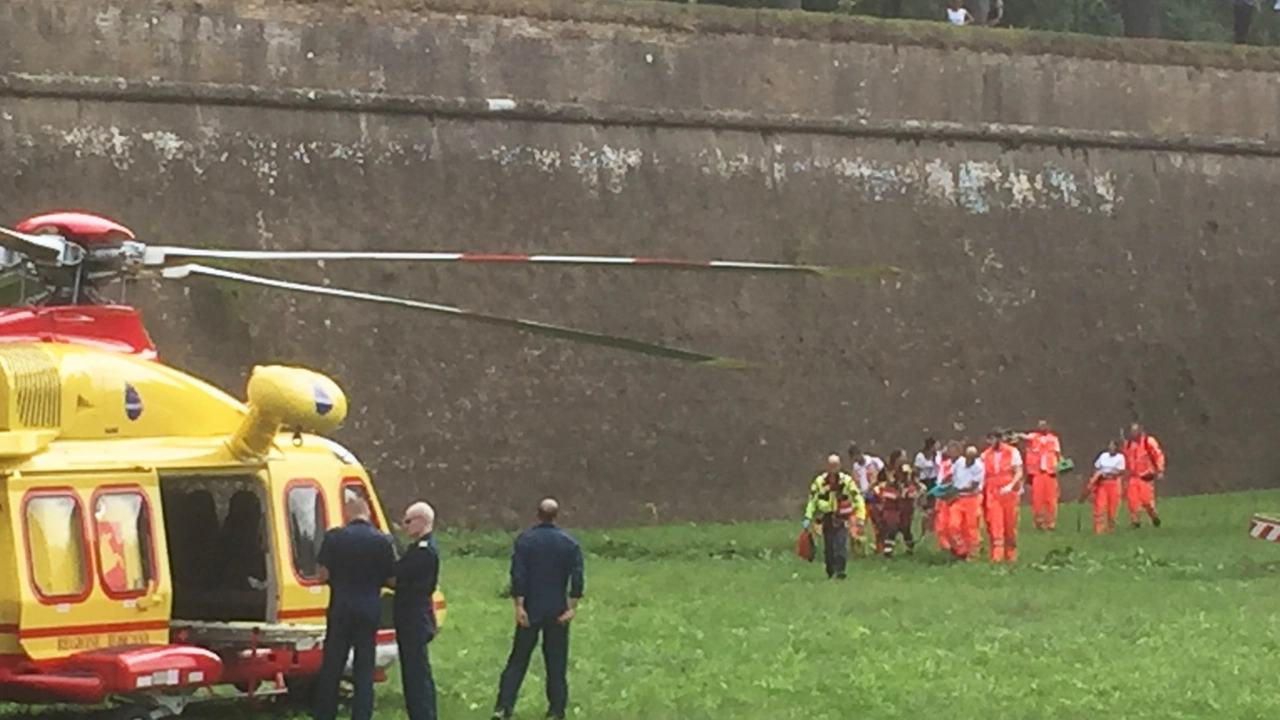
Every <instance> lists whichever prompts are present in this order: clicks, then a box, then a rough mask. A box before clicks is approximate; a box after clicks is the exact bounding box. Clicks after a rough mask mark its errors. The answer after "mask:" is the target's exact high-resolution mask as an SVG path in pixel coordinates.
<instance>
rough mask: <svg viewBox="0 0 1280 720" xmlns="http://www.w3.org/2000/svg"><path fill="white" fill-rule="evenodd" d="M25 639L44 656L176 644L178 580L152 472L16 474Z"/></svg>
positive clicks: (13, 496) (14, 510)
mask: <svg viewBox="0 0 1280 720" xmlns="http://www.w3.org/2000/svg"><path fill="white" fill-rule="evenodd" d="M8 496H9V497H8V512H9V522H10V523H11V526H12V527H13V528H14V544H15V546H16V549H17V551H18V553H17V554H18V558H19V562H18V567H17V570H18V581H19V582H18V585H19V589H20V593H19V596H20V606H21V607H20V613H19V622H18V639H19V641H20V644H21V646H22V649H23V651H24V652H25V653H26V654H27V655H28V656H30V657H31V658H32V659H36V660H47V659H54V658H61V657H68V656H71V655H75V654H78V653H83V652H88V651H92V650H101V649H106V648H111V647H120V646H126V645H164V644H167V643H168V642H169V610H170V600H171V593H172V586H171V583H170V579H169V572H168V565H169V558H168V553H167V552H166V550H165V539H164V535H163V532H164V522H163V515H162V513H163V510H162V508H161V503H160V493H159V485H158V482H157V478H156V474H155V472H153V471H137V472H118V473H87V474H79V475H59V476H51V475H40V476H25V477H24V476H12V477H10V478H9V482H8Z"/></svg>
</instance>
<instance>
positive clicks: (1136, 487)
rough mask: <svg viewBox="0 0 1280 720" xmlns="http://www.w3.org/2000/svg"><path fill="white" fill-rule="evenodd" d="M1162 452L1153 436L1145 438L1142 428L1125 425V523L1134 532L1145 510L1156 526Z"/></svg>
mask: <svg viewBox="0 0 1280 720" xmlns="http://www.w3.org/2000/svg"><path fill="white" fill-rule="evenodd" d="M1164 461H1165V457H1164V450H1163V449H1162V448H1161V447H1160V443H1159V442H1157V441H1156V438H1155V436H1154V435H1148V434H1147V432H1146V431H1145V430H1143V428H1142V425H1139V424H1138V423H1133V424H1132V425H1130V426H1129V439H1128V440H1126V441H1125V443H1124V465H1125V472H1126V473H1127V474H1128V475H1129V482H1128V486H1127V487H1126V488H1125V502H1126V504H1127V505H1128V506H1129V522H1131V523H1133V527H1134V529H1137V528H1140V527H1142V515H1141V511H1143V510H1145V511H1146V512H1147V515H1148V516H1149V517H1150V518H1151V524H1152V525H1155V526H1156V527H1160V515H1159V513H1157V512H1156V483H1157V482H1159V481H1161V480H1163V479H1164Z"/></svg>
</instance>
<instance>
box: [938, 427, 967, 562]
mask: <svg viewBox="0 0 1280 720" xmlns="http://www.w3.org/2000/svg"><path fill="white" fill-rule="evenodd" d="M962 454H963V450H962V449H961V446H960V443H959V442H956V441H955V440H952V441H951V442H948V443H947V446H946V448H945V449H944V450H943V451H942V455H941V456H940V459H939V461H938V484H939V485H950V484H951V469H952V468H953V467H954V466H955V463H956V461H957V460H959V459H960V456H961V455H962ZM954 504H955V498H954V497H948V496H946V495H944V496H942V497H940V498H938V499H937V500H936V501H935V503H934V506H933V534H934V536H935V537H936V538H937V539H938V549H939V550H942V551H943V552H950V551H951V544H952V543H951V536H952V533H951V508H952V506H953V505H954Z"/></svg>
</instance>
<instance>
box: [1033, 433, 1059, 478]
mask: <svg viewBox="0 0 1280 720" xmlns="http://www.w3.org/2000/svg"><path fill="white" fill-rule="evenodd" d="M1061 458H1062V441H1061V440H1059V439H1058V436H1057V435H1055V434H1053V433H1051V432H1033V433H1031V435H1030V436H1028V437H1027V472H1029V473H1040V474H1048V475H1056V474H1057V473H1058V460H1060V459H1061Z"/></svg>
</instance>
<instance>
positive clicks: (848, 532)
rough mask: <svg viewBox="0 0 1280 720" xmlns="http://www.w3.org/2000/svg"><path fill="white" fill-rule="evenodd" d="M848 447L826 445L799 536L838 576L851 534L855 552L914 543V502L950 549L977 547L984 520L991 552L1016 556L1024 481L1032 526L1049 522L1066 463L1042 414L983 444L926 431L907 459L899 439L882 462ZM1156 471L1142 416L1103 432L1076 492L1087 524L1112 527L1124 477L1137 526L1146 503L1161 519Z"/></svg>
mask: <svg viewBox="0 0 1280 720" xmlns="http://www.w3.org/2000/svg"><path fill="white" fill-rule="evenodd" d="M1019 444H1021V447H1019ZM848 453H849V463H850V471H849V472H845V471H844V462H843V460H842V458H841V457H840V455H839V454H837V453H832V454H831V455H830V456H828V457H827V469H826V472H824V473H822V474H820V475H818V476H817V477H816V478H814V479H813V482H812V483H811V484H810V486H809V500H808V503H807V505H806V506H805V514H804V520H803V523H802V524H803V529H802V532H801V536H800V538H798V542H799V547H800V548H801V554H802V556H804V557H806V558H807V559H809V560H812V559H813V555H814V553H813V552H812V547H813V536H814V535H819V536H821V538H822V541H823V558H824V561H825V564H826V570H827V576H828V577H831V578H837V579H839V578H844V577H846V576H847V575H846V566H847V559H848V554H849V544H850V541H852V542H853V545H854V547H855V548H856V549H857V550H858V551H860V554H863V555H865V554H869V550H870V548H872V547H874V548H875V552H876V553H877V554H882V555H884V556H886V557H892V556H893V554H894V551H895V548H896V546H897V541H898V538H899V537H901V538H902V541H903V543H904V544H905V546H906V550H907V553H912V552H914V550H915V542H916V539H915V535H914V533H913V532H912V526H913V523H914V518H915V515H916V511H917V510H920V511H921V514H922V522H921V535H926V534H928V533H929V532H933V533H934V535H935V537H936V539H937V543H938V547H939V548H940V549H941V550H942V551H944V552H948V553H950V554H951V555H952V556H953V557H954V558H956V559H958V560H973V559H976V558H977V557H979V556H980V554H981V550H982V536H981V532H980V530H981V527H982V526H985V528H986V536H987V537H986V542H987V545H988V547H989V552H990V558H991V561H992V562H997V563H1001V562H1016V561H1017V558H1018V522H1019V520H1020V513H1021V499H1022V496H1023V493H1024V491H1025V489H1026V487H1027V486H1028V485H1030V488H1031V507H1032V514H1033V515H1034V517H1035V526H1036V528H1037V529H1039V530H1044V531H1052V530H1054V529H1055V528H1056V526H1057V518H1058V503H1059V499H1060V497H1061V490H1060V487H1059V476H1060V475H1061V474H1063V473H1064V472H1069V471H1070V470H1071V469H1072V468H1073V467H1074V465H1073V463H1072V462H1071V461H1070V460H1069V459H1067V458H1065V457H1064V456H1063V454H1062V442H1061V440H1060V439H1059V437H1058V435H1057V433H1055V432H1054V431H1053V429H1052V428H1051V427H1050V425H1049V423H1048V422H1047V421H1045V420H1041V421H1040V422H1039V423H1038V426H1037V428H1036V429H1035V430H1033V431H1031V432H1026V433H1020V432H1007V431H1002V430H992V431H991V432H989V433H987V436H986V447H985V448H984V449H983V450H982V451H979V450H978V448H977V447H976V446H974V445H967V446H966V444H965V443H962V442H961V441H959V440H952V441H950V442H948V443H947V444H946V446H945V447H943V448H942V449H939V447H938V442H937V441H936V440H935V439H934V438H928V439H926V440H925V442H924V447H922V448H921V449H920V451H919V452H918V453H916V456H915V459H914V461H908V459H907V454H906V452H905V451H904V450H901V449H898V450H894V451H893V452H891V453H890V454H889V459H888V461H887V462H885V461H882V460H881V459H880V458H878V457H876V456H874V455H870V454H868V453H865V452H863V451H862V449H861V448H859V447H858V446H857V445H856V444H852V443H851V444H850V446H849V450H848ZM1164 472H1165V454H1164V450H1163V449H1162V448H1161V446H1160V443H1159V442H1158V441H1157V440H1156V438H1155V437H1154V436H1152V435H1150V434H1148V433H1147V432H1146V431H1145V430H1144V429H1143V428H1142V426H1141V425H1140V424H1138V423H1133V424H1132V425H1131V426H1130V427H1129V431H1128V434H1127V436H1126V439H1125V440H1124V442H1123V443H1121V442H1120V441H1116V440H1113V441H1111V443H1110V444H1109V445H1108V447H1107V449H1106V450H1105V451H1103V452H1101V453H1100V454H1099V455H1098V457H1097V459H1096V460H1095V461H1094V464H1093V472H1092V474H1091V475H1090V476H1089V478H1088V480H1087V481H1086V482H1085V484H1084V487H1083V489H1082V491H1081V493H1080V496H1079V500H1080V501H1081V502H1083V501H1085V500H1086V499H1088V498H1089V497H1092V498H1093V529H1094V532H1095V533H1097V534H1102V533H1107V532H1111V531H1113V530H1115V523H1116V516H1117V514H1118V513H1119V508H1120V497H1121V484H1122V483H1125V498H1126V500H1127V503H1128V508H1129V521H1130V522H1131V523H1132V524H1133V527H1134V528H1138V527H1141V524H1142V515H1143V514H1144V513H1145V514H1146V515H1147V516H1148V517H1149V518H1150V520H1151V523H1152V524H1153V525H1154V526H1156V527H1159V526H1160V515H1159V514H1158V513H1157V512H1156V505H1155V484H1156V483H1157V482H1159V481H1160V480H1162V479H1163V478H1164Z"/></svg>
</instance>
